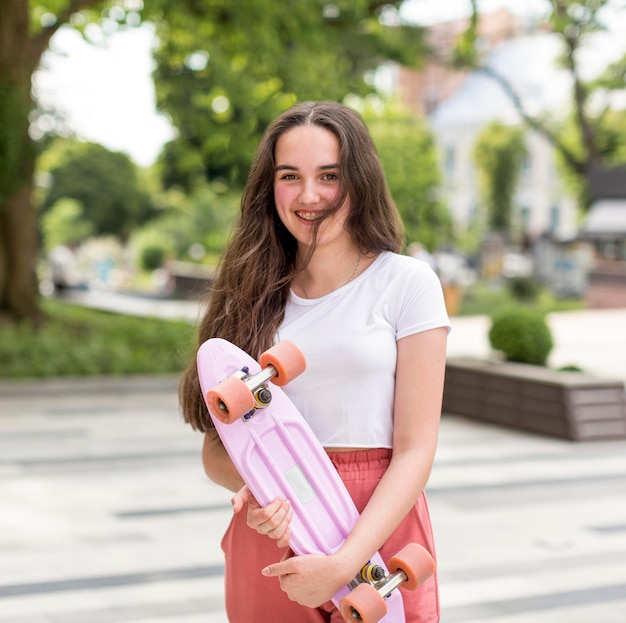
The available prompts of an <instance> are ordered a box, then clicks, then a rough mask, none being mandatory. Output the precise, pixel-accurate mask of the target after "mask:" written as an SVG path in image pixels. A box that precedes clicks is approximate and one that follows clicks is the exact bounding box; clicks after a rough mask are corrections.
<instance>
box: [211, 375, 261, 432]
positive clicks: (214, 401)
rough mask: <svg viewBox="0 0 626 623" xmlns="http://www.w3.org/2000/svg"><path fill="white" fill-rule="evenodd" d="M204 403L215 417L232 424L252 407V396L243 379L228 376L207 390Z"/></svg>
mask: <svg viewBox="0 0 626 623" xmlns="http://www.w3.org/2000/svg"><path fill="white" fill-rule="evenodd" d="M206 403H207V406H208V408H209V411H211V413H212V414H213V415H214V416H215V417H216V418H218V419H219V420H220V421H222V422H224V424H232V422H234V421H235V420H238V419H239V418H240V417H243V416H244V415H246V413H250V411H252V410H253V409H254V396H253V395H252V392H251V391H250V388H249V387H248V386H247V385H246V384H245V383H244V381H242V380H241V379H240V378H239V377H236V376H229V377H228V378H226V379H224V380H223V381H222V382H221V383H220V384H219V385H216V386H215V387H214V388H213V389H210V390H209V391H208V392H207V395H206Z"/></svg>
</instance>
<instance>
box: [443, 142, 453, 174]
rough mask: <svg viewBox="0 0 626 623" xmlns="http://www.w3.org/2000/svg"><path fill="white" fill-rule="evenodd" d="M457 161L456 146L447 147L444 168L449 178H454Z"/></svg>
mask: <svg viewBox="0 0 626 623" xmlns="http://www.w3.org/2000/svg"><path fill="white" fill-rule="evenodd" d="M455 160H456V154H455V150H454V146H452V145H447V146H446V148H445V152H444V163H443V166H444V170H445V174H446V175H447V176H448V177H453V176H454V165H455Z"/></svg>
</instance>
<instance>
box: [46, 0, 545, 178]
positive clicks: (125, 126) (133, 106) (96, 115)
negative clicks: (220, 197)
mask: <svg viewBox="0 0 626 623" xmlns="http://www.w3.org/2000/svg"><path fill="white" fill-rule="evenodd" d="M502 6H506V7H507V8H509V9H510V10H512V11H513V12H516V13H519V12H520V9H523V12H524V13H526V14H528V13H533V14H535V13H541V11H542V10H544V9H545V7H546V0H480V2H479V7H480V9H481V11H485V12H488V11H492V10H495V9H498V8H500V7H502ZM469 11H470V1H469V0H409V1H408V2H407V3H406V4H405V6H404V8H403V11H402V15H403V17H404V18H406V19H409V20H411V21H414V22H416V23H420V24H424V25H427V24H431V23H433V22H437V21H444V20H448V19H454V18H458V17H463V16H466V15H468V14H469ZM153 44H154V36H153V31H152V28H151V27H150V25H148V24H145V25H143V26H141V27H140V28H135V29H130V30H127V31H124V32H118V33H114V34H112V35H110V37H109V39H108V40H107V41H106V43H103V44H101V45H98V46H96V45H90V44H89V43H86V42H85V41H84V40H83V39H82V38H81V36H80V35H79V34H78V33H77V32H76V31H74V30H73V29H71V28H61V29H59V31H58V32H57V33H56V34H55V35H54V37H53V39H52V42H51V49H50V51H48V52H47V53H46V54H45V55H44V57H43V59H42V67H41V69H40V70H39V71H38V72H37V73H36V75H35V78H34V90H35V93H36V94H37V97H38V98H39V101H41V102H42V103H43V104H44V105H46V106H51V107H54V108H56V109H57V110H58V111H60V112H61V113H63V114H64V116H65V118H66V123H67V125H68V126H69V127H70V128H71V129H72V130H73V131H74V132H75V133H76V134H77V135H78V136H79V137H80V138H82V139H85V140H91V141H95V142H97V143H101V144H102V145H104V146H106V147H107V148H109V149H112V150H116V151H123V152H125V153H127V154H128V155H129V156H130V157H131V158H132V159H133V160H134V161H135V162H137V164H139V165H140V166H149V165H151V164H152V163H153V162H154V160H155V159H156V157H157V156H158V154H159V151H160V150H161V147H162V146H163V144H164V143H165V142H167V141H168V140H170V139H171V138H172V137H173V136H174V130H173V128H172V126H171V124H170V123H169V121H168V120H167V118H166V117H164V116H163V115H160V114H158V113H157V112H156V110H155V99H154V85H153V82H152V77H151V72H152V69H153V61H152V58H151V47H152V45H153Z"/></svg>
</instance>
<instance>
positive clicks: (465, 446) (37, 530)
mask: <svg viewBox="0 0 626 623" xmlns="http://www.w3.org/2000/svg"><path fill="white" fill-rule="evenodd" d="M188 311H189V310H188ZM561 316H562V315H558V316H557V317H555V322H556V324H555V328H557V332H558V334H559V335H569V336H572V337H571V339H572V340H573V339H576V340H577V342H576V346H575V347H574V345H573V344H570V345H568V346H567V347H566V346H565V345H560V346H559V347H558V348H557V349H556V350H555V355H556V356H558V357H563V358H564V360H565V362H567V363H570V362H573V361H571V360H570V357H574V356H576V362H578V363H582V364H583V367H585V366H586V365H587V362H591V364H593V366H590V367H594V368H595V369H597V371H602V370H603V369H608V370H609V371H610V372H615V373H616V374H618V375H619V376H620V378H621V377H623V376H624V375H625V374H626V372H625V371H626V366H624V365H623V364H624V353H626V350H625V349H624V346H626V341H622V342H621V344H620V343H619V341H618V340H621V339H623V337H624V330H626V310H622V311H618V312H605V313H601V314H596V313H580V314H579V313H578V312H575V315H571V316H567V317H566V318H564V319H562V320H560V319H561ZM590 316H591V320H590ZM453 323H454V325H455V326H454V331H453V334H452V336H454V337H452V336H451V342H450V350H451V352H452V354H479V353H482V352H483V351H484V349H485V348H486V346H485V345H486V341H485V340H486V337H485V331H484V329H485V321H484V319H480V318H477V319H476V318H474V319H462V318H459V319H455V320H454V321H453ZM594 327H595V328H598V327H600V328H604V329H605V331H604V334H605V335H604V340H603V341H601V342H599V341H598V339H599V338H596V337H594V338H593V339H591V340H590V338H589V335H588V333H587V331H588V330H591V328H594ZM620 329H621V333H620ZM607 332H608V333H609V335H606V333H607ZM602 333H603V332H602V331H599V333H598V335H601V334H602ZM568 339H569V338H568ZM588 342H590V343H588ZM591 346H593V347H594V348H593V349H592V348H591ZM596 351H600V354H597V355H596V354H595V353H596ZM605 364H606V365H605ZM200 445H201V436H200V435H199V434H197V433H194V432H192V431H191V429H190V428H189V427H188V426H186V425H185V424H183V423H182V421H181V419H180V416H179V413H178V407H177V400H176V379H175V378H173V377H170V376H166V377H163V378H131V379H94V380H77V381H69V380H68V381H64V380H63V381H62V380H57V381H48V382H38V383H32V382H24V383H17V382H6V381H5V382H0V623H131V622H132V623H200V622H202V623H225V622H226V620H227V619H226V616H225V613H224V606H223V593H222V580H223V578H222V573H223V559H222V555H221V551H220V549H219V540H220V536H221V534H222V533H223V531H224V529H225V526H226V525H227V522H228V520H229V517H230V514H231V511H230V505H229V497H230V496H229V494H228V493H227V492H225V491H224V490H222V489H220V488H219V487H217V486H215V485H213V484H212V483H210V482H209V481H208V480H207V479H206V478H205V477H204V476H203V473H202V468H201V465H200V458H199V453H200ZM428 492H429V498H430V504H431V512H432V516H433V522H434V525H435V530H436V539H437V544H438V555H439V568H440V581H441V599H442V608H443V618H442V622H443V623H531V622H532V623H612V622H615V623H617V622H620V623H623V622H624V621H625V620H626V615H625V614H624V613H626V564H625V561H626V440H621V441H603V442H591V443H589V442H588V443H579V444H574V443H570V442H565V441H560V440H553V439H547V438H543V437H537V436H533V435H528V434H524V433H520V432H515V431H510V430H507V429H502V428H497V427H494V426H491V425H487V424H482V423H478V422H472V421H469V420H465V419H462V418H459V417H457V416H455V415H454V414H445V415H444V418H443V421H442V427H441V437H440V445H439V450H438V454H437V459H436V463H435V467H434V470H433V474H432V477H431V480H430V483H429V486H428ZM258 623H266V622H265V621H264V619H263V616H262V613H260V614H259V618H258ZM267 623H270V622H267Z"/></svg>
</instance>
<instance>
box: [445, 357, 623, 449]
mask: <svg viewBox="0 0 626 623" xmlns="http://www.w3.org/2000/svg"><path fill="white" fill-rule="evenodd" d="M443 411H444V412H448V413H454V414H457V415H463V416H467V417H472V418H476V419H479V420H484V421H486V422H493V423H496V424H501V425H504V426H509V427H511V428H517V429H520V430H526V431H530V432H534V433H539V434H542V435H547V436H551V437H559V438H563V439H570V440H573V441H585V440H592V439H615V438H626V393H625V391H624V384H623V383H622V382H621V381H619V380H610V379H602V378H597V377H594V376H590V375H588V374H583V373H581V372H566V371H559V370H552V369H550V368H543V367H541V366H533V365H529V364H521V363H511V362H496V361H485V360H480V359H472V358H449V359H448V361H447V364H446V380H445V386H444V393H443Z"/></svg>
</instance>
